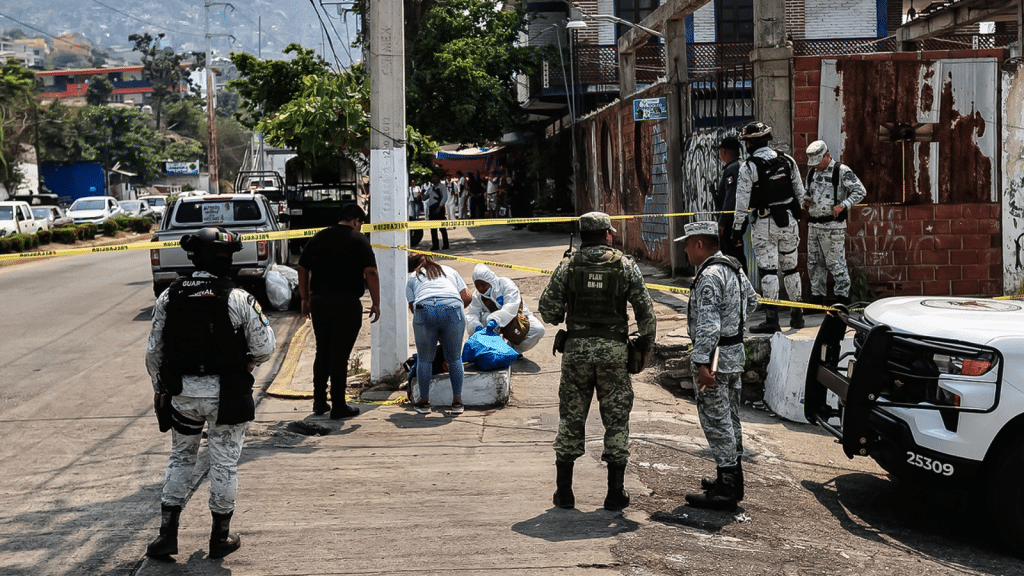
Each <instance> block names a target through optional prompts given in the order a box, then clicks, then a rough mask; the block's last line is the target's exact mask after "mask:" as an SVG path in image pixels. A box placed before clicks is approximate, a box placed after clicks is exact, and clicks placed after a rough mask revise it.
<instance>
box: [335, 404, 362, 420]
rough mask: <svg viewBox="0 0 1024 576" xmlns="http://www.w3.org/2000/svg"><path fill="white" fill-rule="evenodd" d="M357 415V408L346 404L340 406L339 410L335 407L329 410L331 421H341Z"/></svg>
mask: <svg viewBox="0 0 1024 576" xmlns="http://www.w3.org/2000/svg"><path fill="white" fill-rule="evenodd" d="M358 415H359V408H356V407H355V406H349V405H348V404H342V405H341V407H340V408H338V407H337V406H335V407H334V408H331V420H341V419H342V418H351V417H353V416H358Z"/></svg>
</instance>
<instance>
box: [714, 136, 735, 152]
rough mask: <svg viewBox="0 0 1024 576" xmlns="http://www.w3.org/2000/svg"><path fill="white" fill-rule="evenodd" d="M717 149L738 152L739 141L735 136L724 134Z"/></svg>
mask: <svg viewBox="0 0 1024 576" xmlns="http://www.w3.org/2000/svg"><path fill="white" fill-rule="evenodd" d="M718 149H719V150H732V151H733V152H737V153H739V151H740V141H739V139H738V138H736V137H735V136H726V137H725V138H722V143H721V144H719V145H718Z"/></svg>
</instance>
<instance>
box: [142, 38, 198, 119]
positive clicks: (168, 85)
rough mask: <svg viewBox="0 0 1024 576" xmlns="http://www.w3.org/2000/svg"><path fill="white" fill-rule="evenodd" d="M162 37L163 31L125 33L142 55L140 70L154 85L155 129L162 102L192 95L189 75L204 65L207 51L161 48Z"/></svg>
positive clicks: (192, 89) (192, 87) (159, 117)
mask: <svg viewBox="0 0 1024 576" xmlns="http://www.w3.org/2000/svg"><path fill="white" fill-rule="evenodd" d="M163 37H164V34H162V33H161V34H157V35H156V36H151V35H150V34H148V33H146V34H132V35H130V36H128V40H130V41H131V42H133V43H134V44H135V46H134V47H133V50H135V51H136V52H138V53H139V54H141V56H142V72H143V74H144V75H145V78H146V80H148V81H149V83H150V84H152V86H153V113H154V115H155V117H156V125H157V128H159V127H160V120H161V112H162V110H163V106H164V103H165V102H166V101H168V100H170V99H174V98H181V97H183V96H186V95H189V94H191V93H192V92H193V91H194V90H195V86H194V85H193V84H192V80H191V79H190V78H189V74H190V73H191V72H193V71H195V70H199V69H201V68H204V67H205V66H206V54H204V53H202V52H192V53H191V54H184V53H182V54H177V53H175V52H174V50H173V49H172V48H170V47H164V48H161V47H160V43H161V41H162V40H163ZM190 60H191V63H190Z"/></svg>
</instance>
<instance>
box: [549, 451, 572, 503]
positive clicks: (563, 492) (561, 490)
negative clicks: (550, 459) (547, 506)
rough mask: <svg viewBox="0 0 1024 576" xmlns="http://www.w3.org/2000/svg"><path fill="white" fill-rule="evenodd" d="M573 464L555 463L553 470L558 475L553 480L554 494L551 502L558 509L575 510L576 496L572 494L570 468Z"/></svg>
mask: <svg viewBox="0 0 1024 576" xmlns="http://www.w3.org/2000/svg"><path fill="white" fill-rule="evenodd" d="M573 464H574V463H573V462H558V461H556V462H555V470H556V471H557V473H558V476H557V478H556V479H555V487H556V490H555V494H554V496H552V497H551V502H552V504H554V505H555V506H558V507H559V508H565V509H570V508H575V507H576V495H575V494H573V493H572V468H573Z"/></svg>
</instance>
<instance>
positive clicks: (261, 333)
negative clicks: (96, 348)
mask: <svg viewBox="0 0 1024 576" xmlns="http://www.w3.org/2000/svg"><path fill="white" fill-rule="evenodd" d="M181 247H182V248H183V249H184V250H185V251H186V253H187V254H188V257H189V259H190V260H191V261H192V263H193V264H194V265H195V267H196V271H195V272H193V273H192V275H191V276H187V277H180V278H178V279H177V280H175V281H174V283H173V284H171V286H170V287H169V288H168V289H167V290H165V291H164V293H163V294H161V295H160V297H159V298H157V300H156V305H155V306H154V308H153V327H152V329H151V331H150V333H149V343H148V345H147V347H146V369H147V370H148V371H149V375H150V377H151V378H152V380H153V390H154V392H155V393H156V394H155V396H154V399H153V402H154V404H155V405H156V409H157V413H158V415H162V416H163V419H162V420H161V430H165V429H166V428H165V422H166V423H167V425H169V427H170V428H171V430H172V432H171V457H170V459H169V461H168V463H167V471H166V473H165V475H164V485H163V496H162V498H161V506H160V511H161V514H160V518H161V520H160V536H159V537H158V538H157V539H156V540H154V541H153V542H152V543H151V544H150V545H149V547H148V548H147V549H146V556H149V557H150V558H154V559H157V560H162V561H172V562H173V559H172V558H171V556H172V555H174V554H177V553H178V520H179V518H180V516H181V509H182V507H183V506H184V505H185V502H186V501H187V500H188V496H189V494H190V493H191V491H192V486H191V477H192V474H193V469H194V468H195V465H196V460H197V457H198V452H199V444H200V442H201V441H202V432H203V427H204V425H208V426H207V435H208V440H207V447H208V451H209V454H210V512H211V514H212V515H213V528H212V530H211V532H210V558H223V557H224V556H227V555H228V554H230V553H232V552H234V551H235V550H238V548H239V547H240V546H241V545H242V544H241V540H240V539H239V537H238V535H237V534H232V533H231V531H230V524H231V516H232V514H233V513H234V510H235V493H236V491H237V489H238V478H237V475H238V459H239V457H240V456H241V455H242V444H243V442H244V440H245V431H246V429H247V428H248V426H249V422H250V421H251V420H253V418H254V417H255V405H254V403H253V398H252V384H253V377H252V374H251V372H252V370H253V368H254V367H255V366H256V365H257V364H261V363H263V362H265V361H267V360H268V359H269V358H270V355H271V354H272V353H273V352H274V347H275V346H276V343H277V341H276V339H275V337H274V330H273V329H272V328H271V327H270V321H269V320H268V319H267V317H266V316H265V315H264V314H263V311H262V310H261V309H260V305H259V304H258V303H257V302H256V299H255V298H253V297H252V295H250V294H248V293H247V292H245V291H244V290H241V289H239V288H235V286H234V284H233V283H232V282H231V281H230V280H229V279H228V275H229V273H230V268H231V256H232V254H233V253H235V252H238V251H239V250H241V249H242V242H241V241H240V240H239V237H238V235H237V234H231V233H229V232H227V231H226V230H224V229H223V228H220V229H218V228H203V229H201V230H199V231H198V232H197V233H195V234H186V235H185V236H183V237H182V238H181Z"/></svg>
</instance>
